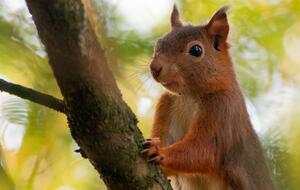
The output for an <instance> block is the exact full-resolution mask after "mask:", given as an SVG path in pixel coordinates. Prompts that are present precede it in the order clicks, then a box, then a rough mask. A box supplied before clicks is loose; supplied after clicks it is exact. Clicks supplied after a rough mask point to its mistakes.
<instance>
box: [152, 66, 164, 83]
mask: <svg viewBox="0 0 300 190" xmlns="http://www.w3.org/2000/svg"><path fill="white" fill-rule="evenodd" d="M150 69H151V73H152V76H153V78H155V79H157V78H158V76H159V74H160V72H161V71H162V66H158V65H154V64H151V65H150Z"/></svg>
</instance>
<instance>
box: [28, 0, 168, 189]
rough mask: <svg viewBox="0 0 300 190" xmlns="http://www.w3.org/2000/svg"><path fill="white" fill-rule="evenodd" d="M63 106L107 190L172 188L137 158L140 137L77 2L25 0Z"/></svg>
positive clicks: (140, 158)
mask: <svg viewBox="0 0 300 190" xmlns="http://www.w3.org/2000/svg"><path fill="white" fill-rule="evenodd" d="M26 2H27V5H28V7H29V10H30V12H31V14H32V16H33V20H34V22H35V24H36V27H37V30H38V33H39V36H40V38H41V40H42V42H43V43H44V45H45V47H46V51H47V53H48V57H49V63H50V65H51V67H52V69H53V72H54V75H55V78H56V80H57V83H58V85H59V87H60V90H61V92H62V95H63V97H64V100H65V102H66V105H67V111H66V114H67V117H68V122H69V126H70V129H71V134H72V136H73V138H74V139H75V141H76V142H77V143H78V145H79V146H80V149H81V151H82V152H83V154H84V155H86V156H87V158H88V159H89V160H90V162H91V163H92V164H93V165H94V167H95V169H96V170H97V171H98V172H99V173H100V174H101V177H102V179H103V180H104V182H105V183H106V185H107V187H108V189H114V190H118V189H130V190H134V189H139V190H144V189H171V187H170V185H169V183H168V182H167V181H166V179H165V177H164V176H163V175H162V173H161V172H160V170H159V169H158V167H156V166H153V165H149V164H148V163H147V162H146V161H145V160H144V159H143V157H142V155H141V154H140V150H141V143H142V141H143V137H142V134H141V133H140V131H139V130H138V128H137V125H136V124H137V120H136V117H135V116H134V114H133V113H132V111H131V110H130V109H129V107H128V106H127V105H126V104H125V103H124V102H123V100H122V97H121V93H120V91H119V89H118V88H117V85H116V82H115V80H114V78H113V76H112V73H111V71H110V69H109V68H108V65H107V63H106V59H105V56H104V51H103V49H101V47H100V45H99V44H98V42H97V39H96V36H95V33H94V31H93V30H92V27H91V25H90V23H89V21H88V19H87V17H86V15H85V13H84V6H83V4H82V3H81V1H80V0H27V1H26Z"/></svg>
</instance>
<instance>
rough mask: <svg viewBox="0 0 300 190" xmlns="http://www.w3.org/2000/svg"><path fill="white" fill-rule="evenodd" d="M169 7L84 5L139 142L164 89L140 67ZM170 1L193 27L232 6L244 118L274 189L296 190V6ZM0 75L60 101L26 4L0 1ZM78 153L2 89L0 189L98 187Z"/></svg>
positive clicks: (115, 2) (58, 127)
mask: <svg viewBox="0 0 300 190" xmlns="http://www.w3.org/2000/svg"><path fill="white" fill-rule="evenodd" d="M84 2H86V0H84ZM173 3H174V2H173V1H171V0H164V1H153V0H152V1H151V0H93V1H92V5H90V6H88V12H89V15H90V18H91V19H92V25H93V27H94V28H95V31H96V32H97V35H98V38H99V41H100V42H101V44H102V46H103V48H105V50H106V56H107V58H108V59H109V62H110V67H111V69H112V70H113V72H114V74H115V77H116V79H117V81H118V84H119V87H120V88H121V90H122V93H123V96H124V99H125V100H126V102H127V103H128V104H129V105H130V107H131V108H132V109H133V110H134V112H135V113H136V114H137V116H138V118H139V121H140V122H139V127H140V129H141V130H142V132H143V133H144V135H145V137H148V136H149V130H150V127H151V123H152V116H153V110H154V105H155V103H156V100H157V98H158V96H159V94H160V93H161V92H162V90H163V89H162V88H161V87H160V86H159V85H158V84H156V83H155V82H154V81H153V80H152V78H151V76H150V74H149V71H148V65H149V61H150V58H151V53H152V49H153V45H154V43H155V40H156V39H157V38H158V37H159V36H161V35H162V34H164V33H166V32H168V31H169V29H170V27H169V15H170V12H171V8H172V5H173ZM176 3H177V4H178V7H179V9H180V12H181V14H182V18H183V19H184V20H185V21H187V22H191V23H194V24H198V23H203V22H205V21H207V20H208V19H209V18H210V16H211V15H212V14H213V12H215V11H216V10H217V9H218V8H220V7H221V6H223V5H225V4H229V5H231V6H232V7H231V11H230V15H229V18H230V23H231V33H230V38H229V41H230V43H231V46H232V47H231V50H230V51H231V54H232V58H233V60H234V63H235V69H236V72H237V74H238V79H239V82H240V84H241V87H242V89H243V92H244V95H245V96H246V99H247V106H248V110H249V112H250V115H251V119H252V121H253V124H254V127H255V129H256V131H257V132H258V134H259V136H260V138H261V140H262V143H263V145H264V148H265V150H266V152H267V156H268V159H269V164H270V167H271V169H272V173H273V175H274V178H275V179H274V181H275V183H276V185H277V187H278V189H279V190H290V189H291V190H298V189H299V187H300V117H299V114H300V98H299V97H300V88H299V84H300V1H299V0H248V1H242V0H239V1H238V0H232V1H223V0H221V1H215V0H206V1H199V0H181V1H179V0H178V1H176ZM0 78H4V79H6V80H8V81H12V82H15V83H19V84H22V85H25V86H27V87H32V88H34V89H37V90H39V91H42V92H45V93H48V94H51V95H54V96H57V97H60V98H61V95H60V93H59V89H58V87H57V85H56V82H55V79H54V77H53V74H52V72H51V70H50V68H49V66H48V64H47V56H46V53H45V51H44V48H43V45H42V44H41V42H40V41H39V39H38V36H37V33H36V30H35V27H34V24H33V22H32V20H31V16H30V14H29V13H28V10H27V8H26V5H25V2H24V0H0ZM99 140H100V139H99ZM298 146H299V147H298ZM76 148H77V145H76V143H75V142H74V141H73V140H72V138H71V136H70V133H69V129H68V127H67V122H66V118H65V116H64V115H62V114H59V113H56V112H54V111H51V110H49V109H47V108H44V107H41V106H39V105H36V104H33V103H31V102H28V101H25V100H22V99H19V98H17V97H14V96H10V95H8V94H6V93H0V189H1V190H4V189H12V188H13V189H17V190H33V189H39V190H79V189H84V190H93V189H97V190H99V189H101V190H102V189H106V188H105V186H104V185H103V183H102V182H100V180H99V176H98V174H97V172H96V171H95V170H94V169H93V167H92V166H91V164H90V163H89V162H88V161H87V160H85V159H83V158H81V156H80V155H78V154H77V153H75V152H74V150H75V149H76Z"/></svg>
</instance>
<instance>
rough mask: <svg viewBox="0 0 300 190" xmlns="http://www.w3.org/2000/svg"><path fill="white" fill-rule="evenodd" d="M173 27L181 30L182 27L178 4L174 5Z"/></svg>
mask: <svg viewBox="0 0 300 190" xmlns="http://www.w3.org/2000/svg"><path fill="white" fill-rule="evenodd" d="M171 26H172V28H179V27H181V26H182V23H181V21H180V16H179V12H178V9H177V6H176V4H174V6H173V11H172V14H171Z"/></svg>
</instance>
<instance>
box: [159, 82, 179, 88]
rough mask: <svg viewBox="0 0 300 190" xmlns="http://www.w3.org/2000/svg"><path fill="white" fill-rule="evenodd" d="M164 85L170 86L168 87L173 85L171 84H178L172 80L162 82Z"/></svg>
mask: <svg viewBox="0 0 300 190" xmlns="http://www.w3.org/2000/svg"><path fill="white" fill-rule="evenodd" d="M161 84H162V85H163V86H164V87H166V88H168V87H171V86H174V85H176V84H177V83H176V82H174V81H172V82H162V83H161Z"/></svg>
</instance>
